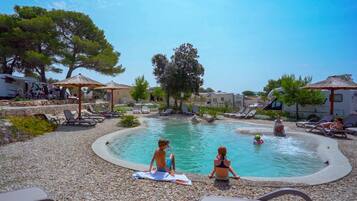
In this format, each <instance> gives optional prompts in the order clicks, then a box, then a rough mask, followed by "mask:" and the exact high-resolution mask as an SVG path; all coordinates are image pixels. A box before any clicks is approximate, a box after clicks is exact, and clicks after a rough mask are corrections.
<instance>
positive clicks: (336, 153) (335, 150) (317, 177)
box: [92, 118, 352, 185]
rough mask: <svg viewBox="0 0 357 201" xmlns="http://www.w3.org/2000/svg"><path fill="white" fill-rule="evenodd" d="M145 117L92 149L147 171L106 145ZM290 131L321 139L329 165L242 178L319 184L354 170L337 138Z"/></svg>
mask: <svg viewBox="0 0 357 201" xmlns="http://www.w3.org/2000/svg"><path fill="white" fill-rule="evenodd" d="M144 119H145V118H139V121H140V122H141V125H140V126H138V127H135V128H126V129H122V130H119V131H115V132H113V133H109V134H106V135H104V136H101V137H99V138H98V139H97V140H96V141H94V143H93V144H92V150H93V151H94V153H95V154H97V155H98V156H99V157H101V158H102V159H104V160H106V161H108V162H110V163H113V164H115V165H119V166H121V167H124V168H128V169H131V170H138V171H147V170H148V169H149V166H147V165H143V164H138V163H133V162H129V161H126V160H121V159H118V158H116V157H114V156H113V155H112V153H110V150H109V149H108V147H107V146H108V145H106V142H111V141H112V140H114V139H116V137H119V136H125V135H128V134H130V133H131V132H132V131H135V130H140V129H144V128H145V127H146V124H145V122H144ZM237 122H238V121H237ZM257 125H259V124H257ZM253 129H254V128H253ZM288 133H289V134H293V135H305V136H307V137H312V138H315V139H316V140H318V141H319V147H318V149H317V151H318V154H319V155H320V156H322V157H324V159H326V160H328V161H329V165H328V166H327V167H325V168H323V169H321V170H319V171H318V172H316V173H313V174H310V175H306V176H298V177H242V179H247V180H251V181H278V182H287V183H300V184H301V183H302V184H307V185H319V184H324V183H330V182H333V181H336V180H339V179H341V178H343V177H345V176H347V175H348V174H349V173H350V172H351V171H352V166H351V164H350V163H349V160H348V159H347V158H346V156H344V155H343V153H342V152H341V151H340V149H339V147H338V143H337V141H336V140H334V139H331V138H326V137H324V136H319V135H315V134H309V133H306V132H298V131H289V132H288ZM189 174H192V173H189Z"/></svg>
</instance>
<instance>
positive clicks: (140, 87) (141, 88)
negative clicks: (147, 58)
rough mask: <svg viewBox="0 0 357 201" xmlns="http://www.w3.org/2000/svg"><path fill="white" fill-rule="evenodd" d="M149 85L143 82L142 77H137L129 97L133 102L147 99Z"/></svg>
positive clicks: (143, 78)
mask: <svg viewBox="0 0 357 201" xmlns="http://www.w3.org/2000/svg"><path fill="white" fill-rule="evenodd" d="M148 88H149V83H148V81H146V80H145V77H144V76H140V77H137V78H136V79H135V84H134V86H133V89H132V91H131V96H132V97H133V99H134V100H135V101H139V100H145V99H147V98H148V96H149V93H148Z"/></svg>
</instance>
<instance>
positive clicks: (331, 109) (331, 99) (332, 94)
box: [330, 89, 335, 115]
mask: <svg viewBox="0 0 357 201" xmlns="http://www.w3.org/2000/svg"><path fill="white" fill-rule="evenodd" d="M334 96H335V90H334V89H331V93H330V114H331V115H333V110H334V108H333V107H334V105H333V104H334V101H335V100H334Z"/></svg>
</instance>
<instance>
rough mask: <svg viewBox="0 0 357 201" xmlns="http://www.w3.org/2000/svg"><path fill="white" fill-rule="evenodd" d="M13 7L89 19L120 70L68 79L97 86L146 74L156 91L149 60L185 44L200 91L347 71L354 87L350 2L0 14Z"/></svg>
mask: <svg viewBox="0 0 357 201" xmlns="http://www.w3.org/2000/svg"><path fill="white" fill-rule="evenodd" d="M14 5H37V6H42V7H45V8H48V9H52V8H55V9H66V10H76V11H81V12H84V13H86V14H88V15H89V16H90V17H91V18H92V19H93V21H94V22H95V24H97V26H99V27H100V28H101V29H103V30H104V32H105V35H106V37H107V39H108V41H109V42H110V43H111V44H113V46H114V47H115V49H116V50H117V51H119V52H120V53H121V57H120V63H121V64H122V65H123V66H125V67H126V72H125V73H123V74H120V75H119V76H116V77H110V76H104V75H100V74H98V73H96V72H93V71H86V70H83V69H78V70H76V71H75V72H74V74H78V73H80V72H81V73H83V74H86V75H88V76H89V77H91V78H94V79H96V80H98V81H101V82H103V83H106V82H109V81H110V80H114V81H116V82H119V83H125V84H132V83H133V82H134V78H135V77H137V76H139V75H145V77H146V78H147V79H148V81H149V83H150V86H156V85H157V84H156V81H155V79H154V77H153V75H152V65H151V57H152V56H153V55H154V54H156V53H164V54H166V55H167V56H171V55H172V53H173V51H172V49H173V48H175V47H177V46H179V45H180V44H182V43H185V42H190V43H192V44H193V45H194V46H195V47H196V48H198V51H199V55H200V59H199V61H200V63H202V64H203V66H204V67H205V76H204V86H205V87H212V88H214V89H216V90H222V91H227V92H241V91H243V90H254V91H259V90H261V89H262V88H263V86H264V85H265V84H266V82H267V80H269V79H276V78H278V77H280V76H281V75H282V74H295V75H302V76H306V75H310V76H312V77H313V80H314V81H319V80H322V79H325V78H326V77H327V76H329V75H333V74H344V73H349V74H353V77H354V79H355V81H357V20H356V19H357V1H344V0H336V1H330V0H313V1H312V0H296V1H292V0H272V1H254V0H249V1H248V0H247V1H239V0H150V1H148V0H125V1H124V0H47V1H41V0H33V1H31V0H22V1H21V0H13V1H10V0H0V12H1V13H13V6H14ZM65 71H66V70H65ZM50 76H53V77H56V78H57V79H61V78H64V75H53V74H50Z"/></svg>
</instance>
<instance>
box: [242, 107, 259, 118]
mask: <svg viewBox="0 0 357 201" xmlns="http://www.w3.org/2000/svg"><path fill="white" fill-rule="evenodd" d="M255 114H257V110H255V109H253V110H251V111H250V112H248V114H247V115H245V116H244V118H245V119H251V118H253V117H254V116H255Z"/></svg>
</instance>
